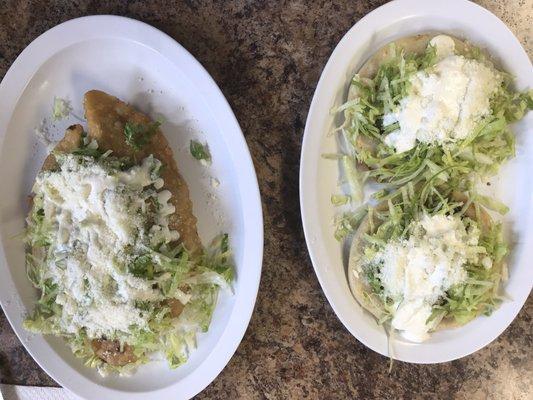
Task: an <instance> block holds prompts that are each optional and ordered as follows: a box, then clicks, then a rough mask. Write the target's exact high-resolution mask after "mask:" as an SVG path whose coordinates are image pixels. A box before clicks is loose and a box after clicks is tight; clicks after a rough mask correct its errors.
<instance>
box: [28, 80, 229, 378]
mask: <svg viewBox="0 0 533 400" xmlns="http://www.w3.org/2000/svg"><path fill="white" fill-rule="evenodd" d="M84 106H85V115H86V118H87V126H88V131H87V132H84V129H83V127H82V126H81V125H73V126H71V127H70V128H68V129H67V131H66V133H65V136H64V138H63V139H62V140H61V141H60V142H59V143H58V144H57V145H56V147H55V149H54V150H53V152H52V153H51V154H50V155H49V156H48V157H47V159H46V160H45V162H44V165H43V168H42V170H41V172H40V173H39V174H38V175H37V177H36V179H35V183H34V186H33V194H32V197H31V203H32V204H31V210H30V212H29V215H28V218H27V231H26V237H25V241H26V244H27V253H26V264H27V269H28V277H29V278H30V280H31V281H32V283H33V284H34V286H35V287H36V288H37V289H39V290H40V298H39V300H38V301H37V303H36V305H35V310H34V313H33V315H31V316H30V317H29V318H28V319H27V320H26V321H25V327H26V328H27V329H29V330H32V331H35V332H40V333H44V334H52V335H55V336H60V337H63V338H65V340H66V341H67V342H68V343H69V345H70V346H71V348H72V351H73V352H74V354H75V355H76V356H78V357H81V358H83V359H84V360H85V362H86V364H87V365H89V366H91V367H96V368H98V370H99V371H100V372H101V373H103V374H105V373H108V372H119V373H128V372H131V371H132V370H134V369H135V367H137V366H138V365H140V364H144V363H146V362H148V361H150V360H152V359H154V357H156V355H157V353H160V354H162V355H164V357H165V358H166V359H167V361H168V363H169V365H170V366H171V367H173V368H174V367H177V366H178V365H180V364H182V363H184V362H185V361H186V360H187V358H188V355H189V352H190V351H191V350H192V349H193V348H194V346H195V342H196V335H197V333H198V332H205V331H207V330H208V328H209V324H210V320H211V316H212V313H213V311H214V308H215V306H216V301H217V294H218V291H219V288H229V286H230V285H231V281H232V277H233V267H232V265H231V263H230V252H229V246H228V237H227V235H222V236H221V237H220V238H218V239H217V240H216V241H215V242H214V244H213V246H212V248H211V249H209V250H207V249H204V248H203V246H202V243H201V240H200V238H199V236H198V233H197V229H196V218H195V216H194V214H193V210H192V203H191V200H190V198H189V191H188V188H187V184H186V182H185V181H184V179H183V178H182V177H181V175H180V174H179V171H178V168H177V165H176V163H175V161H174V157H173V154H172V150H171V148H170V146H169V144H168V142H167V140H166V139H165V137H164V136H163V134H162V132H161V131H160V129H159V123H158V122H154V121H152V120H151V119H150V118H149V117H147V116H146V115H144V114H142V113H140V112H139V111H137V110H136V109H134V108H133V107H132V106H130V105H128V104H126V103H124V102H122V101H120V100H119V99H117V98H115V97H113V96H110V95H108V94H106V93H104V92H101V91H97V90H92V91H89V92H88V93H86V94H85V98H84Z"/></svg>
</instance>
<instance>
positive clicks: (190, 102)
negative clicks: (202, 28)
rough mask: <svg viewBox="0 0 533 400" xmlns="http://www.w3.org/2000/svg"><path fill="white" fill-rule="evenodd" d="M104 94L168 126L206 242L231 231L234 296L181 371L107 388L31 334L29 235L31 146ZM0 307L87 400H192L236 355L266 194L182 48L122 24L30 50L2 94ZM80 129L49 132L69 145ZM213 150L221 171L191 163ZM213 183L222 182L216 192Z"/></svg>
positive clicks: (141, 374) (252, 289) (67, 31)
mask: <svg viewBox="0 0 533 400" xmlns="http://www.w3.org/2000/svg"><path fill="white" fill-rule="evenodd" d="M89 89H101V90H104V91H106V92H108V93H111V94H113V95H115V96H117V97H119V98H121V99H123V100H126V101H128V102H132V103H133V104H134V105H137V106H138V107H139V108H140V109H141V110H143V111H146V112H148V113H150V114H152V116H158V115H162V116H163V117H164V119H165V122H164V124H163V125H162V130H163V132H164V133H165V136H166V137H167V138H168V140H169V142H170V143H171V146H172V148H173V150H174V152H175V155H176V160H177V163H178V166H179V168H180V171H181V172H182V173H183V175H184V177H185V179H186V181H187V182H188V184H189V188H190V192H191V197H192V201H193V204H194V213H195V215H196V216H197V217H198V220H199V225H198V228H199V232H200V236H201V238H202V240H203V242H204V244H207V243H208V241H209V240H211V239H212V238H213V237H214V236H215V235H217V234H218V233H220V232H222V231H225V232H228V233H229V235H230V238H231V244H232V247H233V250H234V253H235V255H234V259H235V264H236V281H235V283H234V294H233V295H232V294H231V293H221V296H220V297H219V303H218V305H217V308H216V310H215V314H214V317H213V321H212V324H211V327H210V330H209V332H208V333H206V334H202V335H200V336H199V340H198V348H197V349H196V351H194V352H193V353H192V354H191V357H190V359H189V361H188V362H187V363H186V364H185V365H183V366H182V367H180V368H178V369H176V370H172V371H171V370H169V369H168V368H167V366H166V364H165V363H164V362H156V363H151V364H149V365H146V366H143V367H141V368H140V369H139V371H138V372H137V373H136V374H135V376H134V377H108V378H102V377H100V376H99V375H98V374H97V373H96V372H95V371H94V370H91V369H89V368H86V367H84V366H83V365H82V362H81V361H80V360H78V359H76V358H75V357H74V356H73V355H72V354H71V352H70V350H69V348H68V347H67V346H66V345H65V344H64V343H63V341H62V340H59V339H55V338H51V337H43V336H41V335H30V334H28V333H27V332H26V331H25V330H24V329H23V328H22V321H23V318H24V316H25V315H26V314H27V313H28V312H30V311H31V310H32V307H33V303H34V300H35V298H36V292H35V291H34V290H33V289H32V287H31V285H30V283H29V281H28V280H27V278H26V276H25V268H24V249H23V245H22V243H21V240H20V233H21V232H22V231H23V229H24V218H25V215H26V212H27V210H28V202H27V196H28V194H29V193H30V191H31V186H32V182H33V180H34V178H35V175H36V173H37V172H38V171H39V169H40V167H41V165H42V161H43V159H44V157H45V152H46V151H45V146H43V145H42V144H41V143H39V142H38V140H37V138H36V137H35V135H34V132H33V131H34V128H35V127H37V126H38V125H39V124H40V123H41V121H42V119H43V117H48V116H50V114H51V107H52V101H53V98H54V96H61V97H66V98H68V99H70V100H71V102H72V105H73V106H74V113H75V114H77V115H83V108H82V104H81V100H82V96H83V94H84V93H85V92H86V91H87V90H89ZM0 98H1V99H2V106H1V107H0V182H1V188H2V189H1V190H0V238H1V247H0V275H1V276H2V279H1V280H0V300H1V303H2V307H3V309H4V312H5V313H6V315H7V317H8V319H9V321H10V323H11V325H12V326H13V328H14V330H15V332H16V333H17V335H18V336H19V338H20V340H21V341H22V343H23V344H24V346H26V348H27V350H28V351H29V352H30V354H31V355H32V356H33V357H34V358H35V360H36V361H37V362H38V363H39V364H40V365H41V367H42V368H43V369H44V370H46V371H47V372H48V374H50V376H52V377H53V378H54V379H55V380H56V381H57V382H59V383H60V384H61V385H63V386H64V387H66V388H68V389H70V390H71V391H72V392H74V393H76V394H77V395H79V396H82V397H85V398H88V399H100V400H101V399H128V400H129V399H141V398H142V399H147V398H150V399H156V398H157V399H169V398H172V399H187V398H190V397H192V396H194V395H195V394H197V393H198V392H200V391H201V390H202V389H203V388H205V387H206V386H207V385H208V384H209V383H210V382H211V381H212V380H213V379H214V378H215V377H216V376H217V375H218V374H219V373H220V371H221V370H222V369H223V368H224V366H225V365H226V364H227V363H228V361H229V359H230V358H231V356H232V355H233V353H234V352H235V350H236V349H237V346H238V345H239V343H240V341H241V339H242V337H243V335H244V332H245V330H246V327H247V325H248V322H249V320H250V316H251V314H252V310H253V307H254V304H255V299H256V295H257V290H258V286H259V278H260V274H261V262H262V253H263V221H262V212H261V202H260V197H259V189H258V186H257V179H256V175H255V171H254V168H253V164H252V161H251V158H250V154H249V151H248V148H247V146H246V142H245V140H244V137H243V135H242V132H241V130H240V128H239V125H238V123H237V121H236V119H235V116H234V115H233V113H232V111H231V109H230V107H229V105H228V103H227V102H226V100H225V98H224V96H223V95H222V93H221V92H220V90H219V88H218V87H217V85H216V84H215V82H214V81H213V79H212V78H211V77H210V76H209V74H208V73H207V72H206V71H205V70H204V69H203V68H202V66H201V65H200V64H199V63H198V62H197V61H196V60H195V59H194V58H193V57H192V56H191V55H190V54H189V53H188V52H187V51H186V50H185V49H184V48H183V47H181V46H180V45H179V44H178V43H176V42H175V41H174V40H172V39H171V38H170V37H168V36H167V35H165V34H163V33H162V32H160V31H158V30H157V29H155V28H153V27H151V26H149V25H146V24H144V23H141V22H138V21H135V20H130V19H127V18H121V17H113V16H98V17H86V18H80V19H76V20H71V21H68V22H66V23H64V24H61V25H59V26H57V27H55V28H53V29H51V30H49V31H48V32H46V33H45V34H43V35H42V36H40V37H38V38H37V39H36V40H35V41H34V42H32V43H31V44H30V45H29V46H28V47H27V48H26V49H25V50H24V51H23V52H22V54H21V55H20V56H19V57H18V58H17V60H16V61H15V62H14V63H13V65H12V67H11V68H10V70H9V71H8V73H7V74H6V76H5V78H4V80H3V81H2V83H1V85H0ZM73 122H77V121H75V119H74V120H72V119H71V120H68V121H64V122H62V123H60V124H57V125H56V126H55V127H54V126H50V124H49V122H48V123H47V125H48V126H49V128H50V129H51V131H56V132H57V133H58V136H62V135H63V132H64V128H65V127H66V126H68V125H69V124H70V123H73ZM192 137H195V138H198V139H200V140H202V141H207V142H208V143H209V146H210V150H211V153H212V155H213V164H212V165H211V166H210V167H208V168H206V167H203V166H201V164H200V163H198V162H197V161H196V160H194V159H192V157H191V156H190V154H189V150H188V145H189V140H190V138H192ZM211 177H213V178H216V179H218V180H219V181H220V186H219V187H217V188H216V189H214V188H213V187H212V186H211V185H210V179H211Z"/></svg>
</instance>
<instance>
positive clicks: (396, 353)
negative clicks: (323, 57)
mask: <svg viewBox="0 0 533 400" xmlns="http://www.w3.org/2000/svg"><path fill="white" fill-rule="evenodd" d="M422 32H445V33H449V34H453V35H456V36H458V37H462V38H467V39H469V40H470V41H471V42H473V43H474V44H477V45H480V46H482V47H486V48H488V50H489V51H490V52H491V53H492V54H493V55H494V56H496V57H498V58H499V61H501V64H502V66H503V68H504V69H505V70H507V71H509V72H511V73H512V74H514V75H515V76H516V84H517V87H518V88H519V89H522V90H523V89H526V88H528V87H530V88H531V87H533V75H532V66H531V62H530V61H529V58H528V56H527V55H526V53H525V51H524V50H523V48H522V47H521V46H520V43H519V42H518V40H517V39H516V38H515V37H514V35H513V34H512V33H511V31H509V29H508V28H507V27H506V26H505V25H504V24H503V22H501V21H500V20H499V19H498V18H497V17H495V16H494V15H493V14H491V13H490V12H488V11H487V10H485V9H484V8H482V7H480V6H477V5H475V4H473V3H471V2H469V1H466V0H453V1H439V0H430V1H419V0H399V1H393V2H391V3H388V4H386V5H384V6H382V7H380V8H378V9H376V10H375V11H373V12H371V13H370V14H368V15H367V16H366V17H364V18H363V19H361V20H360V21H359V22H358V23H357V24H356V25H355V26H353V27H352V28H351V29H350V30H349V31H348V33H347V34H346V35H345V36H344V38H343V39H342V40H341V41H340V42H339V44H338V45H337V47H336V48H335V50H334V52H333V54H332V55H331V57H330V59H329V61H328V63H327V65H326V67H325V68H324V71H323V72H322V76H321V77H320V81H319V82H318V86H317V88H316V91H315V94H314V97H313V101H312V103H311V108H310V110H309V115H308V117H307V122H306V126H305V135H304V140H303V146H302V156H301V164H300V203H301V210H302V220H303V226H304V231H305V237H306V241H307V246H308V248H309V252H310V254H311V259H312V262H313V266H314V268H315V272H316V274H317V277H318V280H319V281H320V284H321V285H322V289H323V290H324V293H325V294H326V297H327V298H328V300H329V302H330V304H331V306H332V307H333V309H334V311H335V313H336V314H337V316H338V317H339V319H340V320H341V321H342V323H343V324H344V325H345V326H346V328H347V329H348V330H349V331H350V332H351V333H352V335H354V336H355V337H356V338H357V339H358V340H359V341H361V342H362V343H363V344H365V345H366V346H368V347H369V348H371V349H372V350H374V351H377V352H378V353H381V354H383V355H386V356H388V355H389V351H388V347H387V337H386V335H385V333H384V331H383V329H382V328H381V327H379V326H378V325H377V324H376V322H375V320H374V319H373V318H372V317H371V316H370V315H369V314H368V313H366V312H364V311H363V310H362V308H361V307H360V306H359V305H358V304H357V302H356V301H355V299H354V298H353V296H352V295H351V293H350V290H349V287H348V283H347V279H346V266H345V264H343V251H342V249H341V245H340V244H339V243H338V242H337V241H336V240H335V239H334V237H333V233H334V227H333V217H334V215H335V213H336V212H337V211H336V210H335V209H334V207H333V206H332V205H331V203H330V196H331V194H333V193H337V192H338V190H339V188H338V186H337V182H338V177H339V174H338V166H337V163H336V162H334V161H330V160H325V159H323V158H322V157H321V155H322V154H323V153H335V152H336V151H338V150H337V145H336V141H335V137H334V136H329V137H328V132H331V129H332V128H333V127H334V123H335V122H334V117H333V116H332V115H330V109H331V108H332V107H335V106H338V105H340V104H342V103H343V102H344V99H345V98H346V93H347V90H348V83H349V81H350V79H351V78H352V76H353V74H354V73H355V72H356V71H357V70H358V68H359V67H360V66H361V65H362V64H363V63H364V61H365V60H366V59H368V58H369V57H370V56H371V55H372V53H373V52H375V51H376V50H377V49H378V48H380V47H381V46H383V45H385V44H386V43H388V42H390V41H392V40H394V39H397V38H400V37H404V36H410V35H413V34H417V33H422ZM532 114H533V113H531V112H530V113H529V115H528V116H527V117H526V118H525V119H524V120H522V121H521V122H520V123H519V124H516V125H515V126H514V131H515V132H516V133H517V141H518V151H517V157H516V158H515V159H514V160H513V161H511V162H509V163H508V164H507V165H505V167H504V168H503V169H502V171H501V173H500V174H499V176H498V177H497V179H495V185H493V186H496V194H497V195H498V196H499V197H500V198H501V199H503V200H504V201H505V203H506V204H508V205H509V206H510V207H511V212H510V213H509V214H508V215H507V216H506V219H505V222H506V224H507V226H508V227H511V228H512V231H513V233H514V235H515V237H516V239H517V240H516V243H515V247H514V249H513V250H512V257H511V258H510V268H509V272H510V279H509V281H508V282H507V284H506V285H505V291H506V293H507V294H508V296H509V299H507V300H505V301H504V302H503V304H502V305H501V307H500V308H499V309H498V310H497V311H495V312H494V313H493V314H492V316H490V317H480V318H477V319H475V320H474V321H472V322H471V323H469V324H467V325H466V326H463V327H461V328H458V329H449V330H443V331H439V332H437V333H435V334H434V335H433V336H432V337H431V339H430V340H428V341H427V342H424V343H422V344H414V343H410V342H408V341H404V340H401V339H399V338H398V339H396V340H394V342H393V354H392V356H393V357H394V358H396V359H398V360H402V361H408V362H413V363H438V362H445V361H450V360H454V359H457V358H460V357H463V356H465V355H468V354H470V353H472V352H474V351H476V350H478V349H480V348H482V347H483V346H485V345H487V344H488V343H490V342H491V341H492V340H494V339H495V338H496V337H497V336H498V335H500V334H501V333H502V332H503V331H504V330H505V328H507V326H508V325H509V324H510V323H511V322H512V320H513V319H514V318H515V316H516V314H517V313H518V311H519V310H520V308H521V307H522V305H523V304H524V302H525V300H526V298H527V296H528V295H529V293H530V291H531V286H532V281H533V269H532V268H531V259H533V231H532V227H533V212H532V206H533V196H532V194H533V191H532V178H531V165H533V136H532V135H531V133H532V132H531V128H532V121H533V115H532ZM317 183H319V185H317Z"/></svg>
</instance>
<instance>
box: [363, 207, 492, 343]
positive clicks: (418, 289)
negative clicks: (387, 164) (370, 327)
mask: <svg viewBox="0 0 533 400" xmlns="http://www.w3.org/2000/svg"><path fill="white" fill-rule="evenodd" d="M409 231H410V232H411V235H410V237H409V238H408V239H406V240H401V241H392V242H389V243H387V244H386V245H385V247H384V248H383V249H382V250H381V251H380V252H378V253H377V255H375V256H374V257H373V260H372V261H371V262H372V263H376V264H378V265H380V266H381V267H380V271H379V275H378V277H379V279H380V281H381V284H382V286H383V288H384V291H385V294H386V295H387V297H389V298H391V299H392V300H393V301H394V304H395V306H394V308H395V312H394V315H393V319H392V326H393V327H394V328H396V329H398V330H399V331H401V333H402V335H403V336H404V337H405V338H406V339H408V340H411V341H413V342H422V341H424V340H426V339H427V338H428V337H429V335H428V331H429V330H431V329H432V328H433V327H434V326H433V323H431V322H430V323H428V322H427V320H428V318H429V317H430V315H431V312H432V307H433V305H434V304H436V303H437V302H438V301H439V299H441V298H442V297H443V296H444V295H445V293H446V291H447V290H448V289H450V288H451V287H452V286H455V285H459V284H461V283H464V282H465V281H466V279H467V272H466V269H465V265H466V264H467V263H468V262H477V260H478V258H479V256H480V253H481V252H482V251H483V248H482V247H479V246H478V241H479V235H480V232H479V229H478V228H477V227H475V226H470V227H469V228H468V229H467V228H466V227H465V225H464V224H463V222H462V221H461V219H460V218H459V217H451V216H444V215H433V216H428V215H424V216H423V217H422V218H421V220H420V221H417V222H413V223H412V224H411V225H410V227H409Z"/></svg>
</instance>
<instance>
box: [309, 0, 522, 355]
mask: <svg viewBox="0 0 533 400" xmlns="http://www.w3.org/2000/svg"><path fill="white" fill-rule="evenodd" d="M458 10H461V11H464V12H468V13H469V15H470V16H471V15H472V14H475V15H476V16H477V17H479V20H476V21H477V23H481V22H480V20H482V21H483V22H489V23H491V24H492V25H494V26H495V27H497V28H498V33H499V34H502V35H505V36H506V39H507V40H508V41H509V47H511V48H512V51H514V52H515V54H518V55H519V57H517V59H516V60H513V61H514V62H516V63H521V64H523V65H525V66H527V65H529V69H530V70H531V69H532V66H531V61H530V60H529V57H528V56H527V54H526V52H525V50H524V49H523V47H522V45H521V44H520V42H519V41H518V39H516V37H515V36H514V34H513V33H512V32H511V31H510V29H509V28H508V27H507V26H506V25H505V24H504V23H503V22H502V21H501V20H500V19H499V18H498V17H496V16H495V15H494V14H492V13H491V12H490V11H488V10H486V9H485V8H483V7H481V6H479V5H477V4H474V3H472V2H470V1H467V0H449V1H447V2H441V1H438V0H427V1H424V2H420V1H418V0H395V1H392V2H389V3H387V4H385V5H383V6H381V7H378V8H377V9H375V10H373V11H372V12H370V13H369V14H367V15H366V16H364V17H363V18H362V19H360V20H359V21H358V22H357V23H356V24H355V25H354V26H352V28H350V29H349V30H348V32H347V33H346V34H345V35H344V36H343V38H342V39H341V40H340V41H339V43H338V44H337V46H336V47H335V49H334V50H333V52H332V54H331V56H330V57H329V59H328V62H327V63H326V66H325V67H324V69H323V71H322V74H321V75H320V79H319V81H318V84H317V87H316V89H315V92H314V95H313V99H312V101H311V105H310V108H309V113H308V115H307V120H306V125H305V131H304V138H303V143H302V150H301V155H300V177H299V186H300V187H299V190H300V209H301V216H302V225H303V230H304V235H305V239H306V243H307V248H308V250H309V255H310V258H311V261H312V264H313V268H314V271H315V273H316V275H317V278H318V281H319V283H320V286H321V287H322V290H323V291H324V294H325V295H326V298H327V299H328V302H329V303H330V305H331V307H332V308H333V310H334V312H335V314H336V315H337V317H338V318H339V320H340V321H341V322H342V323H343V325H344V326H345V327H346V328H347V329H348V331H349V332H350V333H351V334H352V335H353V336H354V337H355V338H356V339H357V340H359V341H360V342H361V343H363V344H364V345H365V346H366V347H368V348H370V349H372V350H373V351H375V352H377V353H379V354H381V355H383V356H386V357H389V349H388V345H387V340H381V341H379V340H376V339H375V338H371V337H370V336H369V335H364V334H362V332H361V330H360V329H359V328H358V326H356V325H355V324H352V323H351V322H350V321H349V317H348V315H347V312H346V310H347V307H348V306H350V305H353V302H352V301H351V300H353V301H355V300H354V299H350V301H348V300H347V299H346V298H343V295H342V294H339V290H338V289H340V287H341V286H340V283H338V282H332V281H331V280H330V279H329V277H328V273H327V271H326V270H327V268H329V266H326V267H324V268H321V267H320V263H321V262H322V263H324V262H326V263H327V261H329V257H328V256H327V254H328V251H327V250H326V249H325V247H320V249H318V247H319V246H317V244H316V243H317V239H316V237H314V234H315V232H316V231H315V229H317V230H320V228H319V224H318V222H316V215H317V213H316V209H317V207H316V204H317V203H318V198H317V196H316V192H315V191H313V189H312V185H313V182H316V181H315V179H316V176H317V171H318V167H317V164H311V162H312V161H316V157H315V154H313V153H311V151H310V150H312V151H313V152H315V151H317V150H318V151H320V141H319V140H320V139H318V138H317V137H318V136H319V135H320V134H322V135H324V134H325V132H317V130H319V129H320V128H319V127H320V126H323V125H324V124H323V123H324V120H323V118H322V117H321V114H324V112H327V111H328V110H329V108H324V107H322V108H320V107H321V106H324V104H319V103H320V102H322V100H321V98H322V97H328V98H331V99H333V95H332V90H330V88H328V87H327V85H326V80H327V79H328V76H330V75H331V74H332V73H333V69H334V66H335V65H336V64H337V63H338V62H339V59H340V58H341V54H342V53H345V52H347V51H350V50H349V49H347V44H348V42H349V41H350V40H351V39H352V38H354V37H356V36H357V35H360V36H365V35H367V36H368V37H370V36H371V35H374V34H375V33H376V32H378V31H380V30H382V29H386V28H388V27H390V26H392V25H393V24H394V23H396V22H398V21H401V20H404V19H408V18H411V17H419V16H427V15H431V16H432V17H442V19H443V20H446V18H448V19H451V20H452V21H453V20H454V18H455V17H457V15H461V14H459V13H458ZM461 22H463V21H461ZM469 23H470V24H472V25H473V23H472V22H469ZM455 27H456V26H452V27H450V28H449V30H454V28H455ZM441 29H442V28H441ZM431 30H432V29H431V28H425V29H422V30H419V33H422V32H428V31H431ZM412 34H414V32H409V33H403V34H401V32H398V31H394V33H393V34H392V35H391V32H388V34H387V36H390V37H391V38H390V39H389V40H394V39H395V38H399V37H403V36H409V35H412ZM358 40H359V45H360V46H361V47H363V44H364V40H366V39H358ZM487 41H489V42H490V40H487ZM352 52H355V49H354V50H353V51H352ZM370 54H371V53H370ZM367 56H369V54H367ZM342 61H343V62H344V61H345V60H342ZM364 61H365V58H361V59H360V60H359V65H361V64H362V62H364ZM345 64H346V65H343V66H342V68H343V70H342V71H343V72H344V71H345V70H346V69H347V68H348V63H347V62H346V63H345ZM522 78H523V77H522ZM526 81H527V82H528V84H529V87H530V88H531V87H533V76H531V75H530V76H529V77H527V78H526ZM324 92H326V93H327V94H326V95H324V94H323V93H324ZM328 95H329V96H328ZM332 104H333V103H330V104H329V105H328V107H331V106H332ZM528 120H531V116H529V117H528ZM315 126H317V127H318V128H315ZM315 136H316V137H315ZM317 141H318V144H317V143H316V142H317ZM531 197H532V201H533V196H531ZM528 221H529V222H528ZM524 224H528V227H527V232H526V234H525V236H526V237H528V238H532V237H533V229H532V227H531V225H533V212H532V211H531V208H530V209H529V212H528V215H527V216H526V217H525V218H524ZM320 234H321V233H320ZM529 241H530V242H531V239H530V240H529ZM527 254H528V255H529V256H530V257H533V249H531V246H530V248H529V249H528V250H527ZM343 268H344V266H343ZM529 275H530V276H531V279H530V284H529V288H528V287H527V284H525V285H524V286H523V288H522V290H521V291H520V293H517V294H516V293H513V298H515V299H517V298H518V299H519V301H518V302H519V303H520V306H519V307H515V309H513V310H512V313H510V314H509V315H508V316H506V318H505V322H502V323H500V324H499V325H498V327H497V329H494V331H493V332H491V334H489V335H487V336H486V337H485V338H483V340H478V341H475V343H472V342H470V345H469V346H468V348H467V349H457V348H452V347H450V346H448V347H447V348H446V350H448V352H447V354H446V355H445V356H436V355H434V354H424V355H420V354H418V352H417V351H413V349H415V348H416V346H419V345H417V344H408V343H405V344H403V346H402V347H403V349H402V350H403V351H401V354H397V353H396V352H393V353H394V354H392V357H393V358H395V359H397V360H400V361H405V362H410V363H416V364H433V363H442V362H448V361H452V360H455V359H458V358H461V357H464V356H467V355H469V354H472V353H474V352H476V351H478V350H479V349H481V348H483V347H485V346H486V345H488V344H489V343H491V342H492V341H493V340H495V339H496V338H497V337H498V336H499V335H500V334H501V333H503V331H504V330H505V329H507V327H508V326H509V325H510V324H511V323H512V321H513V320H514V319H515V317H516V315H517V314H518V312H519V311H520V310H521V308H522V307H523V305H524V303H525V301H526V300H527V297H528V295H529V293H530V292H531V289H532V286H533V272H530V273H529ZM333 286H336V287H333ZM336 289H337V290H336ZM515 294H516V296H515ZM348 303H350V304H348ZM469 339H470V338H469ZM422 345H426V344H425V343H424V344H422ZM395 346H396V344H395ZM432 346H433V349H435V348H436V347H437V346H438V344H433V345H432ZM426 353H431V352H426Z"/></svg>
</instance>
